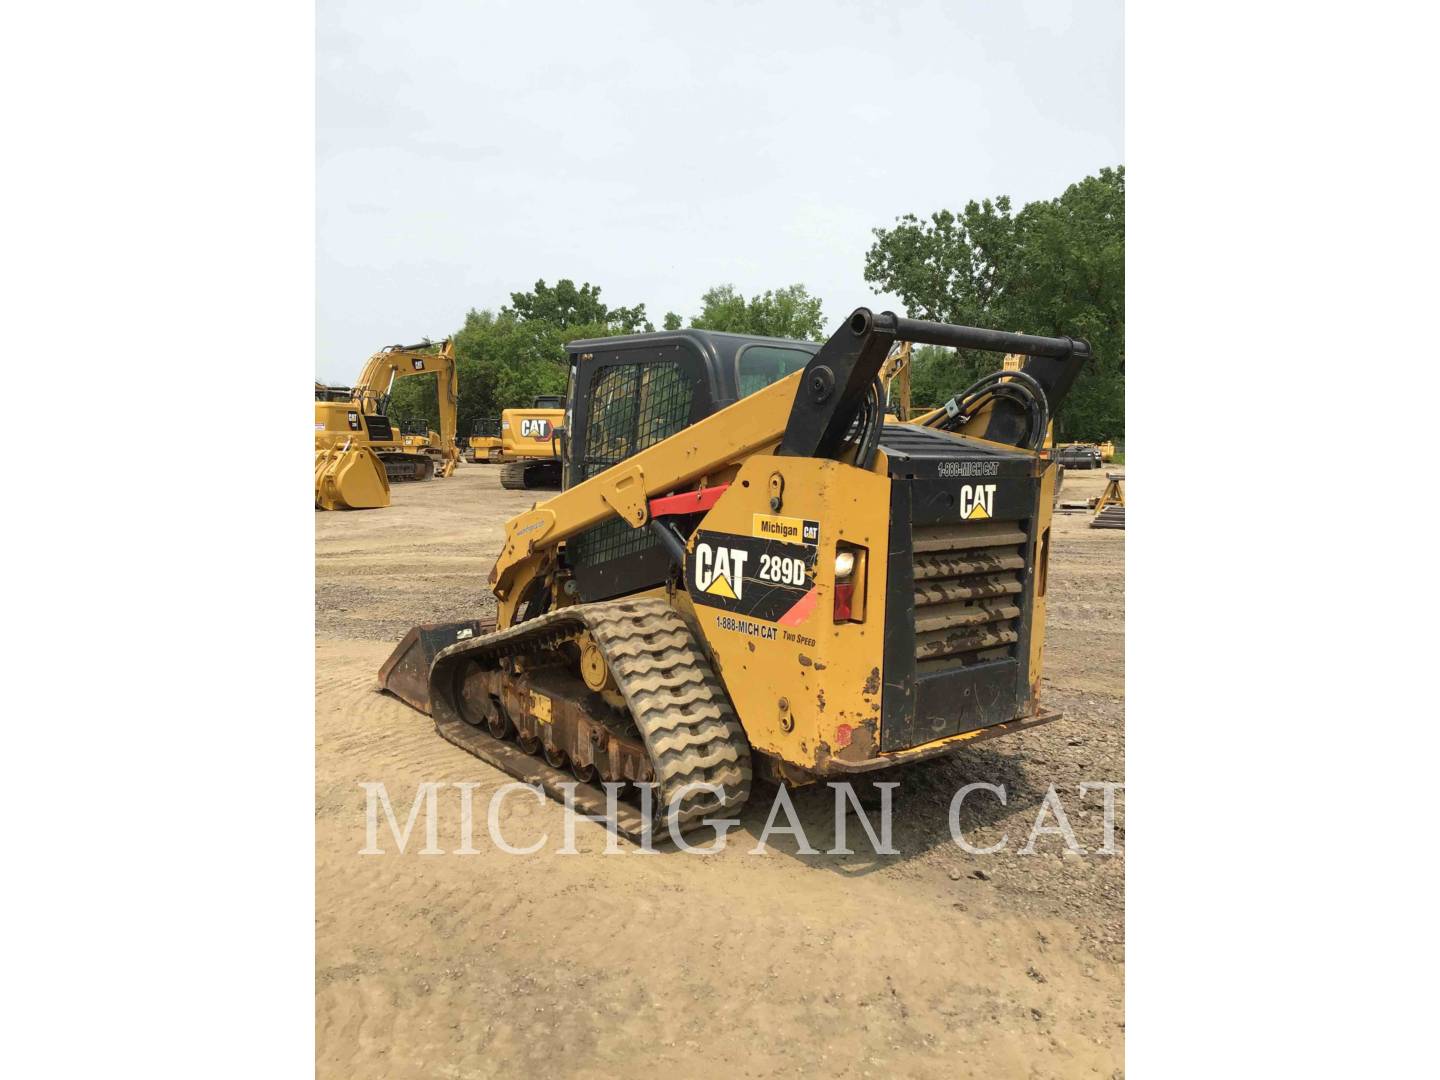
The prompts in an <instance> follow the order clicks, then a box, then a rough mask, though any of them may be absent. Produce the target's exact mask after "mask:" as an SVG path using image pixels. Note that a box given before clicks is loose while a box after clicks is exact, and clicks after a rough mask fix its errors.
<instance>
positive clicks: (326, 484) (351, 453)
mask: <svg viewBox="0 0 1440 1080" xmlns="http://www.w3.org/2000/svg"><path fill="white" fill-rule="evenodd" d="M315 505H316V506H317V507H319V508H320V509H321V510H374V509H377V508H379V507H382V506H389V505H390V481H388V480H387V479H385V466H384V465H383V464H382V463H381V461H380V459H379V458H378V457H376V455H375V451H373V450H371V449H370V448H369V447H368V446H352V447H348V448H334V449H330V450H318V451H316V453H315Z"/></svg>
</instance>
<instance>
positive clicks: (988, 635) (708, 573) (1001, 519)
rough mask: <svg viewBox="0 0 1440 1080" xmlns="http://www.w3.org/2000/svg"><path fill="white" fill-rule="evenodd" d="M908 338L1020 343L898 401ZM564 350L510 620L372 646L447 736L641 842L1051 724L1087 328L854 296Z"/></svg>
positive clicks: (512, 528)
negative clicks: (1063, 332) (1064, 502)
mask: <svg viewBox="0 0 1440 1080" xmlns="http://www.w3.org/2000/svg"><path fill="white" fill-rule="evenodd" d="M906 341H909V342H915V343H921V344H934V345H943V346H950V347H955V348H965V349H974V350H981V351H987V352H994V353H1014V354H1017V355H1020V356H1023V357H1025V360H1024V363H1023V366H1022V367H1020V368H1018V369H1016V370H1012V371H1001V370H997V371H994V372H992V373H990V374H989V375H986V376H984V377H982V378H981V379H979V380H977V381H976V382H975V383H974V384H972V385H971V386H970V387H969V388H967V389H966V390H964V391H963V392H961V393H959V394H957V395H955V396H954V397H953V398H951V399H950V400H949V401H948V402H946V403H945V405H944V406H943V407H942V408H940V409H937V410H935V411H934V412H932V413H927V414H926V415H925V417H923V418H918V419H916V420H914V421H911V422H909V423H887V422H886V416H885V395H884V389H883V387H882V385H881V381H880V378H879V376H880V375H881V373H882V369H883V368H884V366H885V362H886V359H887V356H889V355H890V354H891V353H892V350H893V349H894V347H895V345H896V344H897V343H899V342H906ZM567 348H568V349H569V351H570V360H571V378H570V387H569V395H568V401H569V417H568V422H567V438H566V450H565V484H566V486H565V490H563V491H562V492H561V493H559V494H557V495H555V496H554V497H552V498H550V499H548V500H547V501H545V502H542V503H539V504H537V505H536V506H534V507H533V508H532V509H530V510H528V511H526V512H525V513H523V514H520V515H519V516H517V517H515V518H513V519H511V521H510V522H509V523H508V524H507V526H506V535H505V540H504V542H503V546H502V547H501V550H500V553H499V556H498V558H497V559H496V562H495V565H494V567H493V568H492V569H491V571H490V576H489V584H490V588H491V591H492V592H493V593H494V595H495V598H496V604H497V615H496V617H495V618H494V619H482V618H474V619H469V620H464V621H460V622H453V623H438V624H430V625H425V626H417V627H415V628H413V629H412V630H411V631H410V632H409V633H408V634H407V635H406V636H405V638H404V639H403V640H402V641H401V642H400V643H399V644H398V645H397V647H396V648H395V650H394V652H393V653H392V655H391V656H390V658H389V659H388V660H387V661H386V662H385V664H384V665H383V666H382V667H381V669H380V673H379V685H380V688H381V689H382V690H385V691H388V692H390V693H393V694H395V695H397V696H399V697H400V698H402V699H403V700H405V701H406V702H408V703H410V704H411V705H413V706H414V707H415V708H417V709H420V710H422V711H424V712H427V713H429V714H430V715H431V716H432V717H433V718H434V720H435V724H436V728H437V731H438V732H439V734H440V735H441V736H443V737H444V738H445V739H447V740H449V741H450V742H452V743H454V744H455V745H457V746H459V747H461V748H463V749H465V750H467V751H469V752H471V753H473V754H475V755H476V756H478V757H480V758H482V759H483V760H485V761H487V762H489V763H491V764H493V765H495V766H497V767H499V768H501V769H504V770H506V771H508V772H510V773H512V774H513V775H515V776H517V777H519V778H521V779H523V780H527V781H531V782H534V783H537V784H539V785H541V786H542V787H543V788H544V789H545V790H547V791H549V792H550V793H551V794H552V795H555V796H557V797H559V795H560V793H561V792H562V791H563V790H564V786H565V785H567V784H571V783H572V782H573V780H577V779H578V780H579V781H581V786H580V788H579V789H577V790H576V792H575V795H574V798H575V805H576V806H577V808H580V809H582V810H583V811H584V812H585V813H597V812H598V813H602V814H605V815H607V816H608V818H609V819H610V820H611V821H612V822H613V823H614V827H615V828H616V829H617V830H618V831H620V832H623V833H625V834H626V835H629V836H632V837H637V838H643V837H645V836H647V835H649V834H652V833H654V831H655V830H656V827H657V826H659V825H661V824H662V823H663V824H664V825H666V826H668V827H669V828H670V830H671V831H672V834H676V832H677V830H684V829H687V828H692V827H694V826H696V825H699V824H701V823H702V822H703V821H704V820H705V819H706V818H707V817H715V816H726V815H733V814H734V813H736V812H737V811H739V809H740V808H741V807H742V806H743V805H744V803H745V802H746V800H747V799H748V798H749V796H750V790H751V784H752V780H753V779H754V778H755V777H756V776H757V775H758V776H762V777H765V778H767V779H769V780H771V781H775V782H783V783H787V784H791V785H798V784H806V783H811V782H814V781H816V780H819V779H823V778H833V779H844V778H850V777H857V776H864V775H868V774H871V773H873V771H874V770H877V769H885V768H889V767H894V766H905V765H909V764H912V763H914V762H918V761H923V760H927V759H931V758H935V757H938V756H942V755H946V754H954V753H956V752H959V751H962V750H964V749H965V748H967V747H968V746H970V745H971V744H972V743H974V742H975V741H976V740H979V739H984V738H989V737H992V736H996V735H1001V734H1005V733H1010V732H1016V731H1020V730H1022V729H1025V728H1028V727H1030V726H1033V725H1036V724H1041V723H1044V722H1046V721H1049V720H1053V719H1055V718H1056V716H1057V715H1058V714H1057V713H1056V712H1054V711H1053V710H1050V709H1047V708H1046V707H1045V706H1044V705H1042V703H1041V702H1040V699H1039V688H1040V674H1041V662H1042V655H1043V643H1044V638H1045V605H1046V585H1047V580H1046V578H1047V565H1048V559H1049V553H1050V514H1051V501H1052V500H1051V486H1052V484H1053V480H1054V465H1053V464H1052V463H1051V462H1050V460H1049V457H1048V455H1047V454H1046V453H1045V450H1044V443H1045V438H1046V432H1047V430H1048V428H1049V423H1050V418H1051V416H1052V415H1053V412H1054V410H1055V409H1056V408H1058V407H1059V405H1060V404H1061V403H1062V402H1063V400H1064V398H1065V396H1066V394H1067V393H1068V392H1069V390H1070V388H1071V386H1072V385H1073V383H1074V380H1075V378H1076V375H1077V374H1078V372H1079V370H1080V368H1081V367H1082V366H1083V364H1084V362H1085V361H1086V359H1087V358H1088V357H1089V356H1090V347H1089V345H1088V344H1086V343H1085V342H1083V341H1079V340H1075V339H1072V338H1063V337H1037V336H1032V335H1024V334H1013V333H1005V332H1001V331H994V330H985V329H979V328H975V327H966V326H952V325H947V324H941V323H933V322H924V321H920V320H914V319H907V318H902V317H899V316H896V315H894V314H893V313H891V312H883V313H878V314H876V313H872V312H871V311H869V310H867V309H865V308H859V309H857V310H856V311H855V312H853V313H852V314H851V315H850V316H849V318H847V319H846V320H845V322H844V323H843V324H842V325H841V326H840V328H839V329H838V330H836V331H835V333H834V334H833V335H832V336H831V337H830V338H829V340H828V341H826V342H825V343H824V344H821V345H817V344H815V343H813V342H780V341H776V340H774V339H747V338H745V337H742V336H739V335H732V334H716V333H710V332H707V331H699V330H693V329H690V330H680V331H668V332H663V333H656V334H639V335H630V336H627V337H619V338H612V339H597V340H591V341H580V342H573V343H571V344H570V345H568V346H567ZM757 373H758V374H757ZM742 388H748V389H745V390H744V391H743V392H742ZM567 770H568V771H567ZM597 782H599V783H603V785H604V790H603V791H602V790H600V789H598V788H596V787H595V786H594V785H595V784H596V783H597Z"/></svg>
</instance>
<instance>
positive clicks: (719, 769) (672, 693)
mask: <svg viewBox="0 0 1440 1080" xmlns="http://www.w3.org/2000/svg"><path fill="white" fill-rule="evenodd" d="M582 630H588V631H589V633H590V636H591V638H593V639H594V641H595V644H596V646H597V647H598V648H599V649H600V653H601V655H602V656H603V657H604V658H605V663H606V665H607V666H608V667H609V669H610V672H611V674H612V675H613V677H614V679H615V683H616V686H617V687H618V688H619V690H620V693H621V695H622V696H623V697H624V699H625V703H626V705H628V706H629V709H630V716H631V718H632V719H633V720H634V722H635V726H636V727H637V728H638V729H639V731H640V736H641V738H642V739H643V740H644V743H645V749H646V750H647V751H648V752H649V755H650V763H651V766H652V768H653V769H654V771H655V783H656V785H657V787H656V790H655V792H654V794H655V811H656V812H657V813H660V812H662V811H663V809H664V808H666V807H668V806H669V805H670V802H671V800H672V799H673V798H674V797H675V795H676V794H677V793H679V792H680V791H681V790H682V789H683V788H684V787H685V786H686V785H687V784H694V783H707V784H713V785H715V786H717V787H719V788H720V789H721V791H722V792H723V795H721V796H720V797H718V798H717V797H716V795H715V793H714V792H711V791H705V790H698V791H693V792H689V793H687V794H686V796H685V798H684V799H683V800H682V801H681V804H680V828H681V829H682V830H684V829H687V828H691V827H693V826H695V825H698V824H699V823H700V820H701V819H702V818H704V817H707V816H714V815H717V814H727V813H730V812H732V811H738V810H739V809H740V808H741V807H742V806H743V805H744V804H745V802H746V801H747V800H748V799H749V798H750V783H751V779H752V777H753V772H752V769H751V764H750V744H749V742H748V740H747V739H746V738H745V730H744V728H743V727H742V726H741V725H740V721H739V719H738V718H737V717H736V715H735V710H734V708H733V707H732V706H731V704H730V699H729V696H728V695H727V694H726V693H725V689H724V687H723V686H721V684H720V680H719V679H718V678H717V677H716V675H715V672H714V670H713V669H712V668H711V667H710V662H709V660H708V659H707V658H706V656H705V654H704V653H703V652H702V651H701V649H700V648H699V646H698V645H697V644H696V642H695V638H694V635H693V634H692V633H691V630H690V628H689V626H687V625H686V623H685V620H684V619H682V618H681V617H680V615H679V614H678V613H677V612H676V611H675V610H674V609H673V608H671V607H670V605H669V604H667V603H666V602H665V601H664V600H660V599H656V598H653V597H646V598H642V599H634V600H611V601H606V602H604V603H598V604H576V605H573V606H571V607H567V608H561V609H560V610H558V611H553V612H550V613H548V614H545V615H541V616H539V617H538V618H535V619H531V620H529V621H528V622H525V623H521V624H520V625H519V626H514V627H511V628H510V629H508V630H502V631H499V632H498V633H494V634H488V635H486V636H485V637H482V638H476V639H473V640H471V641H465V642H459V643H457V644H455V645H452V646H450V647H449V648H447V649H444V650H442V651H441V652H440V653H439V654H438V655H437V656H436V658H435V667H434V668H433V669H432V674H431V686H432V694H434V693H435V692H436V691H439V690H440V689H441V687H444V686H453V685H454V683H453V681H452V680H448V679H445V678H444V677H441V678H436V674H435V673H436V672H439V671H440V670H441V669H442V667H449V666H450V665H452V664H454V663H455V662H456V661H457V660H459V659H460V658H464V659H467V660H474V661H475V662H477V663H480V664H482V665H485V666H487V667H492V668H498V667H499V666H500V664H501V661H502V660H504V659H505V658H507V657H511V656H521V655H524V654H527V653H530V654H533V653H535V652H537V651H543V650H546V649H553V648H558V647H559V646H560V645H561V644H563V643H564V642H566V641H571V640H573V639H574V638H575V637H576V636H578V634H579V633H580V632H581V631H582ZM432 709H433V711H434V713H435V716H436V719H437V721H439V720H441V719H442V718H444V719H449V716H446V715H444V714H455V715H458V711H457V710H455V708H454V706H453V704H452V703H451V702H449V701H445V700H443V695H442V694H435V697H434V698H433V700H432Z"/></svg>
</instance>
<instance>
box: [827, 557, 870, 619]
mask: <svg viewBox="0 0 1440 1080" xmlns="http://www.w3.org/2000/svg"><path fill="white" fill-rule="evenodd" d="M865 554H866V552H865V549H864V548H862V547H857V546H855V545H854V544H847V543H845V542H844V541H841V542H840V543H839V544H837V545H836V547H835V616H834V618H835V621H836V622H837V623H841V622H864V621H865Z"/></svg>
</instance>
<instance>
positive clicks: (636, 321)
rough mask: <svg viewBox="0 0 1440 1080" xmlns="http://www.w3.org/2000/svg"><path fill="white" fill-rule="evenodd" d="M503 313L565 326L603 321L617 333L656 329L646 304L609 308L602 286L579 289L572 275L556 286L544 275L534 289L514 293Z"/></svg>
mask: <svg viewBox="0 0 1440 1080" xmlns="http://www.w3.org/2000/svg"><path fill="white" fill-rule="evenodd" d="M500 314H501V315H506V314H513V315H514V316H515V317H516V318H517V319H520V320H522V321H526V322H544V323H549V324H550V325H551V326H555V327H559V328H562V329H563V328H566V327H571V326H594V325H596V324H600V323H603V324H604V325H605V326H607V327H610V328H611V329H612V330H613V332H615V333H617V334H633V333H635V332H636V331H638V330H642V329H643V330H646V331H649V330H653V329H654V326H652V325H651V324H650V323H649V322H647V321H646V319H645V305H644V304H637V305H635V306H634V307H628V308H627V307H617V308H612V307H607V306H606V305H605V304H604V302H603V301H601V299H600V286H598V285H591V284H590V283H589V282H588V281H587V282H585V284H583V285H581V286H580V287H579V288H576V286H575V282H573V281H571V280H570V279H569V278H561V279H560V280H559V281H557V282H556V283H555V285H554V287H553V288H552V287H550V286H549V285H546V284H545V281H544V279H543V278H542V279H541V280H539V281H537V282H535V288H533V289H532V290H531V291H530V292H525V293H520V292H517V293H511V294H510V306H509V307H503V308H501V309H500Z"/></svg>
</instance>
